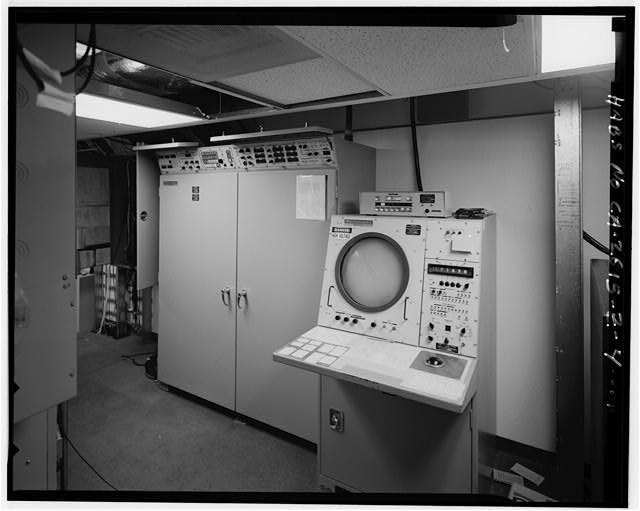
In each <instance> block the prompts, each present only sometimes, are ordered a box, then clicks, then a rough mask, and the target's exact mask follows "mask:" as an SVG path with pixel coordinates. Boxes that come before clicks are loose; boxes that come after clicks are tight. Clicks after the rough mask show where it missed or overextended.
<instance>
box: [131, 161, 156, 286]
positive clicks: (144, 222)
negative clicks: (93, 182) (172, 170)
mask: <svg viewBox="0 0 640 511" xmlns="http://www.w3.org/2000/svg"><path fill="white" fill-rule="evenodd" d="M159 179H160V170H159V169H158V160H157V158H156V153H155V151H143V150H138V151H137V152H136V213H137V218H136V239H137V242H136V243H137V244H136V269H137V275H136V282H137V286H138V289H146V288H149V287H151V286H154V285H155V284H156V283H157V281H158V219H159V212H158V209H159V205H158V183H159Z"/></svg>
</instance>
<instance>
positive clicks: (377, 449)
mask: <svg viewBox="0 0 640 511" xmlns="http://www.w3.org/2000/svg"><path fill="white" fill-rule="evenodd" d="M321 381H322V383H321V386H322V392H321V399H320V402H321V417H320V428H321V431H320V437H321V439H320V443H319V451H318V472H319V481H320V485H321V486H322V487H326V488H329V489H334V488H335V487H336V486H337V487H342V488H345V489H351V490H358V491H365V492H366V491H369V492H420V493H460V492H462V493H471V491H472V476H473V474H472V456H473V454H472V434H471V427H472V418H471V406H468V407H467V408H466V410H465V411H464V412H463V413H460V414H458V413H454V412H449V411H446V410H442V409H439V408H435V407H432V406H428V405H424V404H422V403H418V402H417V401H411V400H408V399H404V398H401V397H396V396H392V395H387V394H384V393H382V392H379V391H378V390H373V389H369V388H367V387H363V386H361V385H358V384H355V383H350V382H345V381H340V380H336V379H335V378H331V377H329V376H321ZM331 410H334V411H337V412H341V413H342V414H343V424H344V428H343V430H342V431H336V430H334V429H333V428H332V427H331V421H330V413H331Z"/></svg>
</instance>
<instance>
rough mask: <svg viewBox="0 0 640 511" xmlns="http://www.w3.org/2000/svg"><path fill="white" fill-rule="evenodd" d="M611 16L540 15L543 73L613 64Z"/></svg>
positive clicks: (613, 41) (614, 50) (613, 48)
mask: <svg viewBox="0 0 640 511" xmlns="http://www.w3.org/2000/svg"><path fill="white" fill-rule="evenodd" d="M615 59H616V40H615V34H614V33H613V31H612V30H611V16H554V15H551V16H542V63H541V68H542V69H541V70H542V72H543V73H549V72H551V71H561V70H565V69H577V68H580V67H587V66H598V65H603V64H612V63H614V62H615Z"/></svg>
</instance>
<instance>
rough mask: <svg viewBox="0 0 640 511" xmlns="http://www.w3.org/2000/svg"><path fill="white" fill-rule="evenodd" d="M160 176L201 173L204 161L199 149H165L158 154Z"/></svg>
mask: <svg viewBox="0 0 640 511" xmlns="http://www.w3.org/2000/svg"><path fill="white" fill-rule="evenodd" d="M156 157H157V158H158V166H159V167H160V174H186V173H194V172H199V171H200V170H201V169H202V168H203V165H202V161H201V160H200V156H199V154H198V149H197V148H195V147H194V148H186V149H182V148H174V149H163V150H160V151H157V152H156Z"/></svg>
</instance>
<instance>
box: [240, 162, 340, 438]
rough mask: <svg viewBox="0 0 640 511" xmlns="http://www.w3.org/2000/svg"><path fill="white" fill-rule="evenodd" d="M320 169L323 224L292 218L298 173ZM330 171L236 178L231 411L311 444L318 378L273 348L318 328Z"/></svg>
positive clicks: (332, 197) (332, 189) (332, 198)
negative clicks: (237, 294)
mask: <svg viewBox="0 0 640 511" xmlns="http://www.w3.org/2000/svg"><path fill="white" fill-rule="evenodd" d="M310 174H324V175H326V176H327V180H326V185H327V186H326V190H327V194H326V199H327V203H326V205H327V214H326V219H325V221H321V220H298V219H296V190H297V188H296V184H297V176H299V175H310ZM335 186H336V185H335V171H334V170H324V171H300V172H296V171H282V172H280V171H275V172H261V173H257V172H255V173H247V174H241V175H240V176H239V185H238V199H239V200H238V204H239V208H238V289H239V291H241V292H242V291H243V290H244V291H246V300H245V298H244V297H243V298H241V299H240V305H241V307H242V309H240V308H239V309H238V322H237V325H238V327H237V328H238V330H237V332H238V336H237V348H238V351H237V378H236V381H237V384H236V385H237V388H236V392H237V394H236V406H237V407H236V409H237V411H238V412H240V413H243V414H245V415H248V416H251V417H253V418H256V419H258V420H261V421H263V422H266V423H267V424H270V425H272V426H275V427H277V428H280V429H282V430H284V431H287V432H289V433H292V434H294V435H297V436H299V437H302V438H305V439H307V440H310V441H312V442H317V429H318V426H317V416H318V376H317V375H316V374H311V373H307V372H305V371H300V370H298V369H295V368H293V367H289V366H285V365H283V364H277V363H275V362H273V360H272V353H273V352H274V351H275V350H276V349H277V348H278V347H280V346H282V344H284V343H285V342H287V341H289V340H291V339H294V338H295V337H297V336H299V335H300V334H302V333H304V332H305V331H306V330H308V329H310V328H312V327H314V326H315V325H316V320H317V316H318V306H319V300H320V289H321V286H322V276H323V270H324V260H325V252H326V247H327V237H328V229H329V219H330V217H331V213H332V212H333V211H334V207H335Z"/></svg>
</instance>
